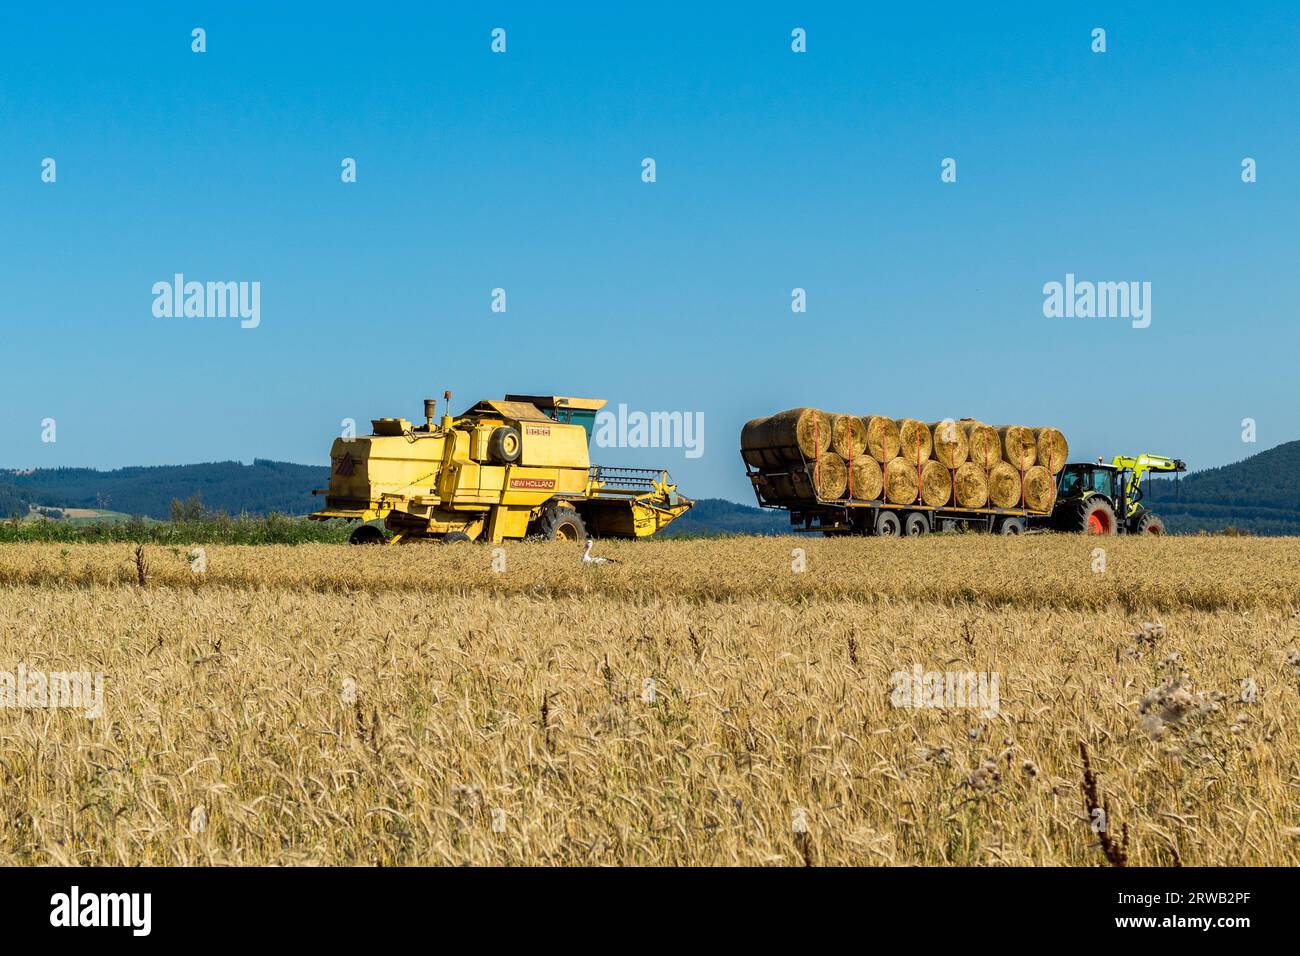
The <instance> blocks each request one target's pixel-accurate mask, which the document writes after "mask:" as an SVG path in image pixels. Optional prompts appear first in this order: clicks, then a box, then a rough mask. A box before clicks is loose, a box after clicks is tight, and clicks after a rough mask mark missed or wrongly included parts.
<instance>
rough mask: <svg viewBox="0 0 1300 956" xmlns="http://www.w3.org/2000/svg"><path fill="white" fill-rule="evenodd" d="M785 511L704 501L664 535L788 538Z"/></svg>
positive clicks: (788, 523)
mask: <svg viewBox="0 0 1300 956" xmlns="http://www.w3.org/2000/svg"><path fill="white" fill-rule="evenodd" d="M789 533H790V518H789V516H788V515H787V513H786V512H784V511H764V510H763V509H762V508H754V507H750V506H748V505H738V504H736V503H735V502H734V501H727V500H726V499H725V498H701V499H700V500H699V501H697V502H695V507H694V508H692V509H691V510H690V511H688V512H686V514H684V515H682V516H681V517H680V518H678V519H677V520H676V521H674V522H673V523H672V524H670V525H669V526H668V528H667V530H665V531H664V534H666V535H678V536H681V535H710V534H789Z"/></svg>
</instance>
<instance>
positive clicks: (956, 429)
mask: <svg viewBox="0 0 1300 956" xmlns="http://www.w3.org/2000/svg"><path fill="white" fill-rule="evenodd" d="M930 436H931V437H932V438H933V439H934V449H933V454H934V460H935V461H937V462H939V463H941V464H942V465H943V466H944V467H945V468H957V467H959V466H960V465H962V464H963V463H964V462H965V461H966V458H967V457H968V456H969V455H970V439H969V438H967V437H966V429H964V428H962V427H961V426H960V425H958V424H957V423H956V422H955V421H953V420H952V419H951V418H945V419H944V420H943V421H941V422H935V423H934V424H933V425H931V426H930Z"/></svg>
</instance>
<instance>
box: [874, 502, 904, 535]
mask: <svg viewBox="0 0 1300 956" xmlns="http://www.w3.org/2000/svg"><path fill="white" fill-rule="evenodd" d="M901 532H902V526H901V525H900V524H899V522H898V515H896V514H894V512H892V511H888V510H886V509H885V508H881V509H880V511H879V512H877V513H876V534H878V535H879V536H880V537H882V538H897V537H898V536H899V534H900V533H901Z"/></svg>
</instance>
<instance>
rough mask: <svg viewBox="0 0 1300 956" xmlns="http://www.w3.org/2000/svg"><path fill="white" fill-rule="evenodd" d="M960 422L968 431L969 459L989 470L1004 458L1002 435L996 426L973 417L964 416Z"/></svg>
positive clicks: (967, 457)
mask: <svg viewBox="0 0 1300 956" xmlns="http://www.w3.org/2000/svg"><path fill="white" fill-rule="evenodd" d="M958 424H960V425H961V426H962V428H963V429H964V430H965V432H966V440H967V448H968V451H967V456H966V460H967V461H972V462H974V463H975V464H977V465H979V466H980V467H981V468H983V469H984V471H986V472H987V471H988V470H989V469H990V468H992V467H993V466H994V465H996V464H997V463H998V462H1000V461H1001V460H1002V437H1001V436H1000V435H999V434H998V430H997V429H996V428H994V427H993V426H992V425H985V424H984V423H983V422H979V421H975V420H974V419H973V418H963V419H962V420H961V421H960V422H959V423H958Z"/></svg>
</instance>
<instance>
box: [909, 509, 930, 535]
mask: <svg viewBox="0 0 1300 956" xmlns="http://www.w3.org/2000/svg"><path fill="white" fill-rule="evenodd" d="M929 530H930V522H929V520H928V519H927V518H926V516H925V515H924V514H922V513H921V512H919V511H910V512H908V514H907V517H906V518H904V519H903V536H904V537H907V538H919V537H920V536H921V535H923V534H927V533H928V532H929Z"/></svg>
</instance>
